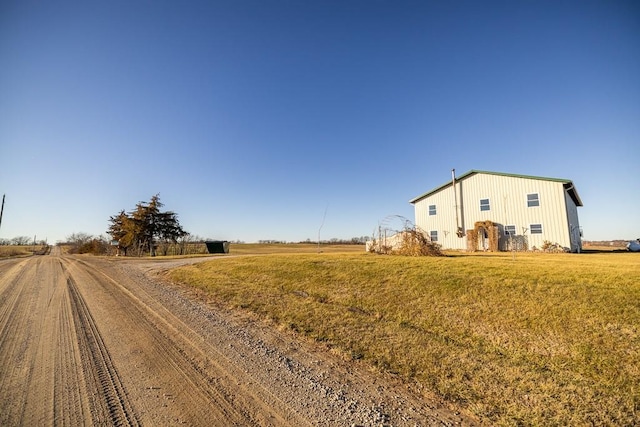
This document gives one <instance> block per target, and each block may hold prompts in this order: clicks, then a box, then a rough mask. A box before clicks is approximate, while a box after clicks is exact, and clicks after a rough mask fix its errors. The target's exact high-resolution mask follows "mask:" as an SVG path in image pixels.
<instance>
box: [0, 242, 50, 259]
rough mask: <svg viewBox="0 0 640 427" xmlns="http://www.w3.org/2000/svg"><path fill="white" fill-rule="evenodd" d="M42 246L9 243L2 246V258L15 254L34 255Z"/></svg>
mask: <svg viewBox="0 0 640 427" xmlns="http://www.w3.org/2000/svg"><path fill="white" fill-rule="evenodd" d="M41 249H42V247H41V246H38V245H36V246H33V245H28V246H17V245H7V246H0V258H7V257H13V256H26V255H33V253H34V251H38V250H41Z"/></svg>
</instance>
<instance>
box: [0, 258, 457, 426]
mask: <svg viewBox="0 0 640 427" xmlns="http://www.w3.org/2000/svg"><path fill="white" fill-rule="evenodd" d="M184 262H186V261H184ZM173 263H175V262H173ZM168 266H169V265H168V264H163V263H162V262H150V261H148V260H147V261H130V260H120V259H106V258H94V257H75V256H63V255H61V254H60V253H59V251H56V248H54V250H53V251H52V253H51V255H46V256H35V257H30V258H19V259H9V260H2V261H0V425H2V426H13V425H29V426H32V425H39V426H41V425H72V426H77V425H203V426H230V425H241V426H254V425H256V426H271V425H272V426H289V425H290V426H305V425H323V426H324V425H336V426H342V425H346V426H352V425H380V426H382V425H411V426H414V425H458V424H463V425H468V424H469V422H468V420H466V419H464V418H462V417H461V416H460V415H456V414H454V413H453V412H451V411H447V410H445V409H443V408H442V407H439V406H437V405H434V404H433V403H429V402H425V401H424V400H423V399H417V398H415V397H413V395H412V394H410V393H407V391H406V390H405V389H403V388H402V386H401V385H400V384H397V383H394V382H393V381H392V379H390V378H384V377H383V376H380V375H379V374H376V375H374V374H372V373H369V372H367V371H364V370H363V369H362V367H360V366H351V365H350V364H349V363H347V362H345V361H343V360H341V359H339V358H337V357H333V356H332V355H330V354H326V353H325V352H322V351H318V350H317V349H314V348H313V347H312V346H310V345H308V344H304V343H299V342H296V340H295V339H293V337H291V336H289V335H287V334H285V333H279V332H277V331H273V330H271V329H269V328H268V327H267V326H266V325H263V324H261V323H260V322H257V321H254V320H251V319H247V318H246V317H242V316H240V315H237V314H233V313H229V312H226V311H224V310H222V309H220V308H216V307H215V306H211V305H207V304H205V303H204V302H202V301H199V300H198V299H197V298H195V297H194V296H193V295H192V294H190V292H191V291H189V290H188V289H184V288H180V287H177V286H175V285H171V284H168V283H165V282H163V281H161V280H160V279H159V278H158V277H159V276H157V274H156V273H157V272H158V271H159V269H160V270H161V269H162V268H166V267H168Z"/></svg>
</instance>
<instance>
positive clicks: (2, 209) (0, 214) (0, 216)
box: [0, 194, 5, 226]
mask: <svg viewBox="0 0 640 427" xmlns="http://www.w3.org/2000/svg"><path fill="white" fill-rule="evenodd" d="M4 196H5V195H4V194H3V195H2V208H0V226H2V213H3V212H4Z"/></svg>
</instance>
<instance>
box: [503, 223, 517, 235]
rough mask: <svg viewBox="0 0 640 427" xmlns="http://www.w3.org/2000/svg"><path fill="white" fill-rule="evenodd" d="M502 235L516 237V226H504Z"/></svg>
mask: <svg viewBox="0 0 640 427" xmlns="http://www.w3.org/2000/svg"><path fill="white" fill-rule="evenodd" d="M504 234H505V236H515V235H516V226H515V225H505V226H504Z"/></svg>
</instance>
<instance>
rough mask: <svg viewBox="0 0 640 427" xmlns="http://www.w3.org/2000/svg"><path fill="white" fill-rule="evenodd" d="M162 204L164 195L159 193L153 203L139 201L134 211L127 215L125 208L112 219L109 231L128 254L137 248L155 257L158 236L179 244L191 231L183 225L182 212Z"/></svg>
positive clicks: (140, 251) (110, 219) (154, 197)
mask: <svg viewBox="0 0 640 427" xmlns="http://www.w3.org/2000/svg"><path fill="white" fill-rule="evenodd" d="M162 206H164V205H163V204H162V203H161V202H160V195H159V194H156V195H155V196H153V197H151V200H150V201H149V203H145V202H139V203H138V204H137V205H136V207H135V209H134V210H133V211H132V212H130V213H128V214H127V213H125V211H124V210H123V211H120V213H119V214H118V215H114V216H112V217H110V218H109V222H110V226H109V230H108V233H109V234H110V235H111V237H112V238H113V239H114V240H116V241H117V242H118V247H119V249H122V250H123V251H124V254H125V255H126V254H127V250H128V249H129V248H131V247H134V248H136V249H137V250H138V253H145V252H148V253H150V254H151V256H155V251H156V242H157V240H158V239H159V240H161V241H165V242H167V241H170V242H173V243H176V242H177V240H178V239H179V238H181V237H184V236H186V235H187V234H188V233H187V232H186V231H184V229H183V228H182V226H181V225H180V222H179V221H178V215H177V214H176V213H175V212H171V211H168V212H161V211H160V208H162Z"/></svg>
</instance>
